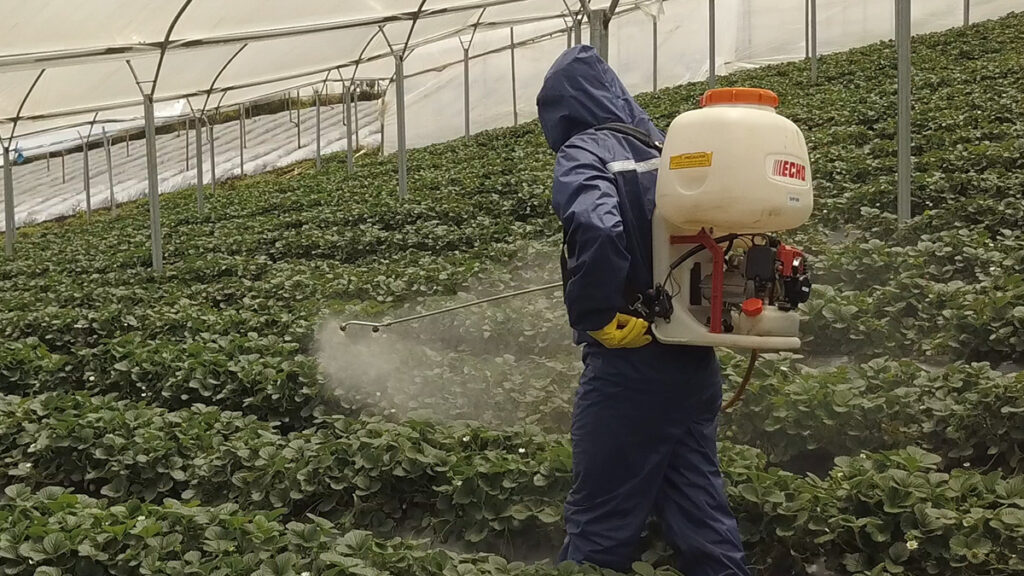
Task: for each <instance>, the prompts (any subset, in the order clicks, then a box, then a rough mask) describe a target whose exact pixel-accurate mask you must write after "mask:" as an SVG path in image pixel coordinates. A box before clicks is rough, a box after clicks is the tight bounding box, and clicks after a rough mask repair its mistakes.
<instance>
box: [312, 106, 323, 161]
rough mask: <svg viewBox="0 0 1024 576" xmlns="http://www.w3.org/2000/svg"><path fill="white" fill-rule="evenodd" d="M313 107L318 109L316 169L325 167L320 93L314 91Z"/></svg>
mask: <svg viewBox="0 0 1024 576" xmlns="http://www.w3.org/2000/svg"><path fill="white" fill-rule="evenodd" d="M313 105H314V106H315V107H316V169H317V170H319V169H320V168H321V166H323V161H322V160H321V158H320V91H319V90H313Z"/></svg>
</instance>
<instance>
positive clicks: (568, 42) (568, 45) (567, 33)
mask: <svg viewBox="0 0 1024 576" xmlns="http://www.w3.org/2000/svg"><path fill="white" fill-rule="evenodd" d="M569 48H572V26H570V27H568V28H566V29H565V49H566V50H568V49H569Z"/></svg>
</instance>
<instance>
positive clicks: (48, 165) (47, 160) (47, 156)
mask: <svg viewBox="0 0 1024 576" xmlns="http://www.w3.org/2000/svg"><path fill="white" fill-rule="evenodd" d="M46 172H47V173H49V172H50V153H49V152H47V153H46Z"/></svg>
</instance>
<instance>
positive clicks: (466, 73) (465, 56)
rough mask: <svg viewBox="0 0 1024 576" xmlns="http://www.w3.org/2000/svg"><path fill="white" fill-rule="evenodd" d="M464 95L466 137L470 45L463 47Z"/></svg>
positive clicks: (467, 128) (467, 134)
mask: <svg viewBox="0 0 1024 576" xmlns="http://www.w3.org/2000/svg"><path fill="white" fill-rule="evenodd" d="M514 69H515V67H514V66H513V70H514ZM462 96H463V98H462V109H463V111H464V112H465V114H466V138H469V46H463V47H462Z"/></svg>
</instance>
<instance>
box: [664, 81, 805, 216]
mask: <svg viewBox="0 0 1024 576" xmlns="http://www.w3.org/2000/svg"><path fill="white" fill-rule="evenodd" d="M778 103H779V99H778V96H776V95H775V94H774V93H772V92H770V91H768V90H759V89H753V88H720V89H717V90H711V91H709V92H708V93H706V94H705V95H704V97H703V98H702V99H701V108H699V109H696V110H691V111H689V112H686V113H683V114H681V115H679V116H678V117H677V118H676V119H675V121H674V122H672V125H671V127H670V128H669V131H668V134H667V136H666V139H665V147H664V152H663V154H662V158H661V166H660V169H659V173H658V189H657V196H656V197H657V210H658V212H659V214H660V216H661V217H662V218H664V219H665V220H666V221H667V222H668V223H671V224H673V225H674V226H675V227H678V229H679V230H682V231H687V232H688V233H695V232H697V231H699V230H700V229H701V228H708V229H709V230H710V229H713V230H714V232H713V233H714V234H715V235H716V236H719V235H722V234H728V233H748V234H753V233H764V232H778V231H782V230H788V229H791V228H795V227H797V226H800V225H801V224H803V223H804V222H806V221H807V219H808V218H809V217H810V215H811V208H812V205H813V202H814V200H813V191H812V187H811V163H810V159H809V157H808V153H807V143H806V142H805V141H804V136H803V133H802V132H801V131H800V129H799V128H798V127H797V126H796V124H794V123H793V122H791V121H790V120H788V119H787V118H784V117H783V116H781V115H779V114H778V113H776V111H775V108H776V107H777V106H778Z"/></svg>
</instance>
